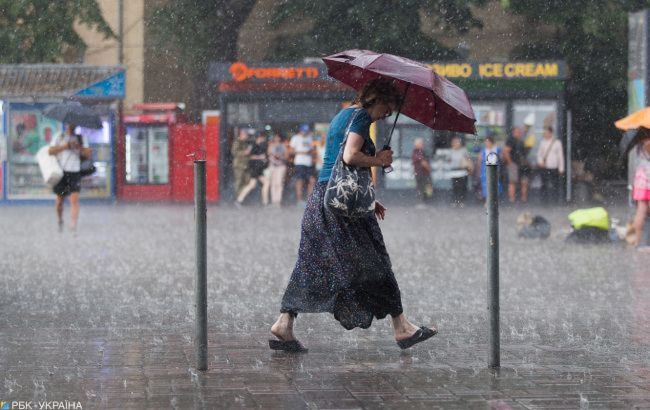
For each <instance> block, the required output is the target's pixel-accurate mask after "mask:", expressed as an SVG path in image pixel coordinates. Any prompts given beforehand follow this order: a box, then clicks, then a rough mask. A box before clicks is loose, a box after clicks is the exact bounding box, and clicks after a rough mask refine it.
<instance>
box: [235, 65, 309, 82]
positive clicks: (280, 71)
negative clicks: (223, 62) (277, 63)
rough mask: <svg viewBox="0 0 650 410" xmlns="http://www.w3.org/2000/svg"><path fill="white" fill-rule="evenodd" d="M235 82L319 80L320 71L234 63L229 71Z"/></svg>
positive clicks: (307, 68) (305, 67)
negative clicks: (253, 80)
mask: <svg viewBox="0 0 650 410" xmlns="http://www.w3.org/2000/svg"><path fill="white" fill-rule="evenodd" d="M228 71H229V72H230V75H232V79H233V80H234V81H237V82H239V81H246V80H250V79H257V80H266V79H283V80H293V79H296V80H300V79H308V78H318V76H319V71H318V68H316V67H310V66H303V67H300V66H296V67H249V66H247V65H246V64H244V63H242V62H236V63H233V64H232V65H231V66H230V68H229V69H228Z"/></svg>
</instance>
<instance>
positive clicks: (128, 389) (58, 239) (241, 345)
mask: <svg viewBox="0 0 650 410" xmlns="http://www.w3.org/2000/svg"><path fill="white" fill-rule="evenodd" d="M390 208H391V209H390V213H389V215H388V219H387V220H386V221H384V222H382V223H381V226H382V230H383V232H384V235H385V241H386V244H387V248H388V250H389V252H390V255H391V261H392V263H393V269H394V270H395V272H396V277H397V280H398V282H399V284H400V288H401V291H402V296H403V304H404V307H405V311H406V313H407V314H408V315H409V317H411V318H412V319H413V321H414V322H416V323H418V324H420V323H422V324H435V325H437V326H438V327H439V329H440V334H439V335H438V336H436V337H435V338H433V339H432V340H431V341H428V342H426V343H423V344H422V345H421V346H417V347H415V348H414V349H410V350H408V351H400V349H399V348H398V347H397V346H396V345H395V343H394V341H393V339H392V335H391V332H392V331H391V326H390V322H389V321H388V320H382V321H375V322H374V323H373V326H372V327H371V328H370V329H368V330H358V329H357V330H354V331H345V330H344V329H342V328H341V327H340V326H339V325H338V324H337V322H336V321H335V320H333V319H332V318H331V315H328V314H322V315H307V314H305V315H300V316H299V317H298V319H297V327H296V334H297V335H298V337H300V339H301V341H302V342H303V343H305V344H306V345H307V346H308V347H309V349H310V351H309V353H307V354H302V355H293V354H287V353H282V352H272V351H270V350H269V349H268V339H269V337H271V335H270V333H269V328H270V326H271V324H272V323H273V321H274V320H275V318H276V316H277V314H278V311H279V301H280V298H281V296H282V292H283V289H284V286H285V285H286V282H287V280H288V276H289V274H290V272H291V269H292V267H293V265H294V263H295V256H296V249H297V245H298V240H299V226H300V218H301V215H300V211H299V210H298V209H295V208H287V209H280V210H276V209H262V208H255V207H249V208H245V209H241V210H235V209H232V208H230V207H228V206H219V207H210V208H209V210H208V238H209V240H208V270H209V272H208V297H209V303H208V323H209V332H208V341H209V355H208V364H209V370H208V371H207V372H198V371H196V370H195V369H194V366H195V352H194V345H193V337H194V330H195V329H194V322H193V320H194V299H193V297H194V285H193V275H194V259H193V258H194V250H193V241H194V238H193V227H192V223H193V208H192V207H191V206H184V205H179V206H167V205H156V204H149V205H139V206H129V205H117V206H113V205H105V204H99V205H92V206H91V205H87V204H84V205H82V214H81V215H82V217H81V218H82V219H81V222H80V230H79V233H78V235H77V236H76V237H74V236H72V235H71V234H70V233H69V232H64V233H63V234H59V233H58V232H56V224H55V222H54V218H53V211H52V209H50V207H43V206H32V205H27V206H15V207H13V206H12V207H2V208H0V226H2V227H3V235H0V249H2V251H3V257H2V258H0V278H1V279H2V280H0V310H1V311H2V315H0V369H2V373H3V376H2V378H0V400H34V399H38V398H44V397H46V398H47V399H50V400H79V401H81V403H82V404H83V407H84V408H105V409H112V408H115V409H118V408H119V409H161V408H175V409H184V408H193V409H213V408H255V409H266V408H282V409H284V408H291V409H293V408H295V409H303V408H304V409H316V408H318V409H341V408H345V409H356V408H364V409H375V408H377V409H380V408H381V409H387V408H388V409H393V408H394V409H436V408H440V409H464V410H465V409H474V408H476V409H485V408H490V409H523V408H526V409H537V408H540V409H541V408H544V409H546V408H570V409H575V408H580V406H581V405H582V406H583V407H585V406H588V408H591V409H593V408H607V409H616V408H650V356H648V354H647V351H648V347H649V346H650V330H648V329H650V314H648V313H647V312H649V311H650V303H648V302H647V300H648V298H647V295H648V294H650V255H645V254H639V253H637V252H634V251H631V250H628V249H626V248H624V247H619V246H574V245H572V246H568V245H567V244H565V243H564V242H563V240H562V239H563V238H562V235H563V233H562V229H563V226H565V225H566V215H567V214H568V212H569V211H570V210H571V209H569V208H554V209H543V208H532V209H530V211H531V212H533V213H539V214H542V215H543V216H545V217H546V218H547V219H548V220H549V221H551V223H552V224H553V232H554V233H553V235H552V236H551V238H549V239H548V240H546V241H523V240H518V239H517V238H516V234H515V230H514V229H515V228H514V221H515V219H516V217H517V215H518V214H519V213H520V212H521V211H523V210H520V209H516V208H504V209H502V210H501V240H502V242H501V252H502V253H501V298H502V299H501V325H502V327H501V329H502V333H501V343H502V345H501V347H502V352H501V353H502V356H501V359H502V368H501V369H499V370H498V371H497V370H492V369H487V367H486V361H487V352H488V348H487V322H486V310H485V280H486V272H485V240H486V238H485V214H484V211H483V209H482V208H471V207H470V208H467V209H456V210H451V209H447V208H442V207H440V208H430V209H426V210H413V209H410V208H406V207H400V206H399V205H396V206H391V207H390ZM610 212H611V214H612V215H613V216H617V217H619V218H620V219H624V218H625V216H626V215H627V212H628V209H627V208H615V207H614V208H613V209H610Z"/></svg>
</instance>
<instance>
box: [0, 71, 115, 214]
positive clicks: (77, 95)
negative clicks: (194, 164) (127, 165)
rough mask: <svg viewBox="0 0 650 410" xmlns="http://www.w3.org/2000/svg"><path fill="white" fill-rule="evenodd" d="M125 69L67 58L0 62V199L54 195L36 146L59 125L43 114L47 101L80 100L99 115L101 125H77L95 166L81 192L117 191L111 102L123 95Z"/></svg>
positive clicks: (99, 195)
mask: <svg viewBox="0 0 650 410" xmlns="http://www.w3.org/2000/svg"><path fill="white" fill-rule="evenodd" d="M124 91H125V90H124V69H123V68H122V67H115V66H86V65H65V64H37V65H0V107H1V109H0V162H1V163H2V178H1V179H0V181H2V187H1V188H0V201H2V202H10V201H40V200H52V199H53V198H54V194H53V193H52V191H51V188H50V187H48V186H47V185H46V184H45V183H44V182H43V179H42V177H41V173H40V169H39V167H38V163H37V161H36V153H37V152H38V150H39V149H40V148H41V147H42V146H44V145H47V144H49V143H50V142H51V141H52V138H54V137H56V135H57V134H58V133H60V132H62V130H63V124H62V123H61V122H59V121H57V120H53V119H51V118H48V117H45V116H44V115H43V114H42V111H43V110H44V109H45V108H46V107H47V106H48V105H50V104H56V103H60V102H63V101H70V100H74V101H79V102H81V103H82V104H85V105H89V106H92V107H93V109H94V110H95V111H96V112H97V113H98V114H99V115H100V116H101V118H102V124H103V127H102V129H98V130H93V129H85V128H81V127H79V128H78V129H77V132H78V133H80V134H82V135H84V136H85V137H86V138H87V139H88V142H89V145H90V147H91V148H92V150H93V161H94V164H95V167H96V168H97V171H96V172H95V174H93V175H92V176H90V177H87V178H84V179H83V180H82V192H81V198H85V199H88V198H94V199H112V198H114V197H115V183H114V181H115V166H114V164H115V160H114V157H115V156H114V151H115V144H114V141H115V134H116V129H117V127H116V124H117V116H116V112H115V102H116V101H117V100H119V99H122V98H124Z"/></svg>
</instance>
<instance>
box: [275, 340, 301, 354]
mask: <svg viewBox="0 0 650 410" xmlns="http://www.w3.org/2000/svg"><path fill="white" fill-rule="evenodd" d="M269 347H270V348H271V350H282V351H285V352H291V353H307V352H308V351H309V349H307V348H306V347H305V346H303V345H302V343H300V342H299V341H297V340H287V341H285V340H269Z"/></svg>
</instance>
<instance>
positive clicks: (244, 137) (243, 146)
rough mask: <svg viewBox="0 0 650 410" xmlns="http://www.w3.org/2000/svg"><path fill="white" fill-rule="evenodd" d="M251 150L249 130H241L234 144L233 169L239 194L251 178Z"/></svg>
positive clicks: (235, 186) (235, 185)
mask: <svg viewBox="0 0 650 410" xmlns="http://www.w3.org/2000/svg"><path fill="white" fill-rule="evenodd" d="M250 150H251V144H250V141H249V139H248V132H247V131H246V130H244V129H242V130H239V135H238V136H237V139H236V140H235V142H233V145H232V170H233V178H234V188H235V195H239V193H240V192H241V191H242V189H244V187H245V186H246V185H247V184H248V180H249V179H250V178H249V175H248V160H249V158H248V157H249V155H250Z"/></svg>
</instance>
